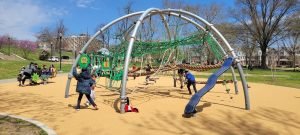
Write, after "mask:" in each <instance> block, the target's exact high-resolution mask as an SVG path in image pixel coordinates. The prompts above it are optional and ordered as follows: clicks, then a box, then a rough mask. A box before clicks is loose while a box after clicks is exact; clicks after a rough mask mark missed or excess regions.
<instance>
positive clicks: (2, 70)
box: [0, 60, 72, 79]
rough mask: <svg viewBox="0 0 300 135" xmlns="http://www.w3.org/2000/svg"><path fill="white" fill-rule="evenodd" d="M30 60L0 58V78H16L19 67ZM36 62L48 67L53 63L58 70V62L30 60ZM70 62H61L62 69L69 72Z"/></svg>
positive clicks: (25, 64)
mask: <svg viewBox="0 0 300 135" xmlns="http://www.w3.org/2000/svg"><path fill="white" fill-rule="evenodd" d="M30 62H31V61H5V60H0V79H10V78H16V77H17V75H18V73H19V71H20V69H21V67H22V66H27V65H28V64H29V63H30ZM32 62H35V63H37V64H38V65H40V66H42V65H46V66H47V67H49V66H50V65H51V64H54V66H55V67H56V69H57V70H59V62H47V61H40V60H35V61H32ZM71 66H72V65H71V64H62V71H63V72H69V71H70V69H71Z"/></svg>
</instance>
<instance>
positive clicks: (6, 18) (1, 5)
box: [0, 0, 68, 40]
mask: <svg viewBox="0 0 300 135" xmlns="http://www.w3.org/2000/svg"><path fill="white" fill-rule="evenodd" d="M42 4H43V2H41V1H36V0H0V35H6V34H8V35H10V36H12V37H15V38H17V39H28V40H36V37H35V34H36V32H35V31H34V29H35V28H39V27H42V26H47V25H48V24H49V23H53V20H54V19H53V18H54V17H62V16H64V15H67V14H68V11H67V10H66V9H64V8H60V7H54V8H51V7H47V5H42Z"/></svg>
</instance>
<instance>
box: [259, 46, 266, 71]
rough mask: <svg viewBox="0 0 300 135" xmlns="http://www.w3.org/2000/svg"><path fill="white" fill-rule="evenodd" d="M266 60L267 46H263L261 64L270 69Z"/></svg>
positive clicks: (263, 67)
mask: <svg viewBox="0 0 300 135" xmlns="http://www.w3.org/2000/svg"><path fill="white" fill-rule="evenodd" d="M266 60H267V47H261V65H260V67H261V68H262V69H268V66H267V63H266V62H267V61H266Z"/></svg>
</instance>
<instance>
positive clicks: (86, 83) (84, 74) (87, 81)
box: [73, 67, 98, 110]
mask: <svg viewBox="0 0 300 135" xmlns="http://www.w3.org/2000/svg"><path fill="white" fill-rule="evenodd" d="M73 76H74V77H75V79H76V80H77V86H76V92H78V93H79V96H78V100H77V106H76V110H79V109H80V102H81V99H82V96H83V95H85V96H86V98H87V99H88V100H89V102H90V103H91V104H92V105H93V107H94V109H95V110H98V107H97V105H96V104H95V102H94V100H93V99H92V98H91V96H90V95H91V86H92V81H91V74H90V72H89V71H88V69H86V68H84V69H82V70H81V73H80V74H78V73H77V71H76V67H75V68H74V69H73Z"/></svg>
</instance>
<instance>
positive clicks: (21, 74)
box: [17, 66, 25, 86]
mask: <svg viewBox="0 0 300 135" xmlns="http://www.w3.org/2000/svg"><path fill="white" fill-rule="evenodd" d="M24 70H25V67H24V66H23V67H22V68H21V70H20V72H19V74H18V77H17V79H18V82H19V86H22V77H23V75H24Z"/></svg>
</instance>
